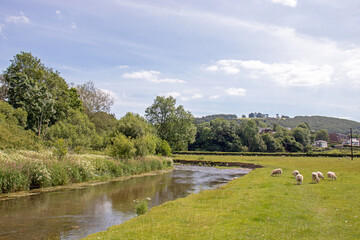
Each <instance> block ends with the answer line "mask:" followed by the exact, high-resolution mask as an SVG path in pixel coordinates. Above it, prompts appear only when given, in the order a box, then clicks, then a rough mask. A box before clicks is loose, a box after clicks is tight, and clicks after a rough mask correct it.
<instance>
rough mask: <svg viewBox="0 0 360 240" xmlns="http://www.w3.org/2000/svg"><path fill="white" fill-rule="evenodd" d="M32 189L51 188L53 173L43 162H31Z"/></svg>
mask: <svg viewBox="0 0 360 240" xmlns="http://www.w3.org/2000/svg"><path fill="white" fill-rule="evenodd" d="M27 170H28V176H29V180H30V188H43V187H49V186H51V173H50V171H49V169H48V168H47V167H46V165H45V164H44V163H42V162H37V161H34V162H31V163H30V164H29V166H28V169H27Z"/></svg>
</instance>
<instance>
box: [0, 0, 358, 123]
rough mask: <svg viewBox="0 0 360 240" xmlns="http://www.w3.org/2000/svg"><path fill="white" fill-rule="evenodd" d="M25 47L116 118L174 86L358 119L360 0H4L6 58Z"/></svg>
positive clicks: (232, 106) (195, 109)
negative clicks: (106, 98) (111, 100)
mask: <svg viewBox="0 0 360 240" xmlns="http://www.w3.org/2000/svg"><path fill="white" fill-rule="evenodd" d="M20 51H26V52H31V53H32V54H33V55H35V56H37V57H38V58H40V59H41V61H42V62H43V63H44V64H45V66H47V67H51V68H53V69H56V70H58V71H59V72H60V73H61V76H62V77H64V78H65V79H66V81H67V82H68V83H74V84H81V83H85V82H87V81H90V80H91V81H93V82H94V83H95V86H96V87H98V88H100V89H103V90H106V91H109V92H110V93H111V94H112V95H113V96H114V97H115V99H116V101H115V104H114V106H113V107H112V112H113V113H115V114H116V116H117V117H118V118H120V117H121V116H123V115H124V114H125V113H126V112H135V113H139V114H141V115H143V114H144V112H145V109H146V108H147V107H148V106H150V105H151V104H152V103H153V101H154V98H155V97H156V96H158V95H161V96H169V95H172V96H173V97H175V98H176V99H177V104H181V105H183V106H184V107H185V109H187V110H189V111H191V112H192V113H193V114H194V115H195V116H205V115H210V114H221V113H226V114H237V115H238V116H241V115H242V114H246V115H247V114H248V113H250V112H261V113H267V114H269V115H270V116H275V115H276V114H280V115H282V114H284V115H289V116H291V117H294V116H298V115H301V116H304V115H307V116H310V115H321V116H331V117H341V118H347V119H351V120H356V121H360V107H359V106H360V104H359V102H360V1H358V0H251V1H249V0H222V1H218V0H216V1H215V0H206V1H205V0H197V1H193V0H172V1H165V0H151V1H149V0H148V1H146V0H142V1H140V0H107V1H96V0H72V1H67V0H54V1H48V0H2V1H1V2H0V69H1V70H5V69H6V68H7V67H8V66H9V64H10V59H12V58H13V56H14V55H15V54H17V53H19V52H20Z"/></svg>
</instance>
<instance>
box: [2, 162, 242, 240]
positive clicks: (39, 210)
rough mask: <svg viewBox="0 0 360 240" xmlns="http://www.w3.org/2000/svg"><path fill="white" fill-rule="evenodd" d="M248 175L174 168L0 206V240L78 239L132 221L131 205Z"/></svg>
mask: <svg viewBox="0 0 360 240" xmlns="http://www.w3.org/2000/svg"><path fill="white" fill-rule="evenodd" d="M246 173H248V171H246V170H240V169H217V168H212V167H197V166H185V165H178V166H175V170H174V171H172V172H169V173H165V174H159V175H155V176H144V177H137V178H131V179H128V180H125V181H116V182H109V183H106V184H101V185H96V186H88V187H84V188H81V189H72V190H62V191H56V192H50V193H43V194H39V195H34V196H29V197H22V198H18V199H13V200H6V201H0V239H80V238H82V237H85V236H87V235H89V234H92V233H95V232H99V231H104V230H106V229H107V228H108V227H110V226H112V225H117V224H121V223H123V222H125V221H127V220H129V219H131V218H133V217H136V213H135V209H134V205H133V200H134V199H138V198H145V197H150V198H151V201H150V202H149V207H150V208H151V207H153V206H156V205H160V204H162V203H164V202H167V201H171V200H174V199H177V198H182V197H185V196H187V195H189V194H191V193H198V192H199V191H201V190H206V189H214V188H217V187H219V186H221V185H223V184H225V183H227V182H229V181H230V180H232V179H233V178H234V177H239V176H242V175H244V174H246Z"/></svg>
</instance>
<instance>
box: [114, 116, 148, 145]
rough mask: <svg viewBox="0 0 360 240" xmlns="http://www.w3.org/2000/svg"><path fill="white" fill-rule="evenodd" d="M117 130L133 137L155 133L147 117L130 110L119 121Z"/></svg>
mask: <svg viewBox="0 0 360 240" xmlns="http://www.w3.org/2000/svg"><path fill="white" fill-rule="evenodd" d="M115 130H116V131H117V132H120V133H122V134H124V135H125V136H127V137H131V138H133V139H135V138H139V137H143V136H145V135H147V134H153V133H154V130H153V129H152V126H151V125H150V124H149V123H148V122H147V121H146V119H145V118H143V117H141V116H140V115H139V114H135V113H130V112H129V113H127V114H126V115H125V116H124V117H122V118H121V119H120V120H119V121H118V122H117V124H116V127H115Z"/></svg>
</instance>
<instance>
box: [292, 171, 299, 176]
mask: <svg viewBox="0 0 360 240" xmlns="http://www.w3.org/2000/svg"><path fill="white" fill-rule="evenodd" d="M299 173H300V172H299V171H298V170H295V171H293V172H292V175H294V176H295V177H296V175H298V174H299Z"/></svg>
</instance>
